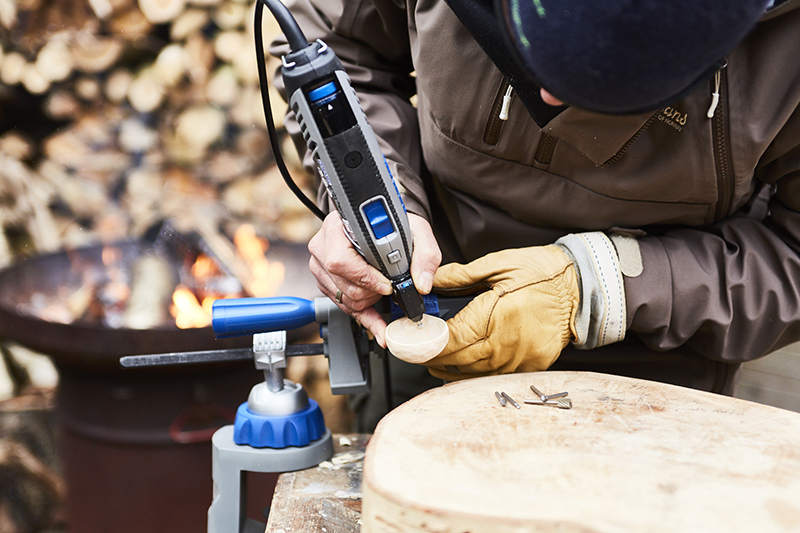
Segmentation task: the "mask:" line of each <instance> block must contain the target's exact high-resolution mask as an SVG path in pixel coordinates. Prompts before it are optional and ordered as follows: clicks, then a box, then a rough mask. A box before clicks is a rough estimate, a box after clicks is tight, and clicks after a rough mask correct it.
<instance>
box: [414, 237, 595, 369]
mask: <svg viewBox="0 0 800 533" xmlns="http://www.w3.org/2000/svg"><path fill="white" fill-rule="evenodd" d="M482 282H485V283H487V284H488V285H489V286H490V287H491V290H488V291H486V292H484V293H482V294H479V295H478V296H476V297H475V299H473V300H472V301H471V302H470V303H469V305H467V306H466V307H465V308H464V309H462V310H461V311H460V312H459V313H458V314H457V315H456V316H454V317H453V318H451V319H450V320H448V321H447V324H448V326H449V328H450V341H449V342H448V343H447V346H446V347H445V349H444V351H442V353H441V354H439V355H438V356H436V357H434V358H433V359H431V360H430V361H428V362H427V363H425V364H426V365H427V366H429V367H430V372H431V374H433V375H434V376H436V377H438V378H441V379H445V380H448V381H452V380H456V379H463V378H466V377H473V376H477V375H487V374H505V373H510V372H532V371H538V370H545V369H546V368H548V367H549V366H550V365H551V364H553V362H554V361H555V360H556V358H557V357H558V356H559V354H560V353H561V350H562V349H563V348H564V347H565V346H566V345H567V344H568V343H569V342H570V340H572V339H573V338H575V336H576V331H575V317H576V314H577V310H578V307H579V303H580V289H579V287H578V286H579V282H578V275H577V273H576V270H575V267H574V265H573V264H572V261H571V260H570V258H569V256H567V254H566V253H565V252H564V251H563V250H562V249H561V248H559V247H558V246H555V245H550V246H536V247H530V248H520V249H512V250H503V251H500V252H495V253H492V254H489V255H487V256H485V257H481V258H480V259H477V260H475V261H473V262H471V263H469V264H466V265H461V264H455V263H453V264H449V265H445V266H442V267H440V268H439V270H438V271H437V272H436V276H435V278H434V292H435V290H436V289H455V288H463V287H469V286H473V285H475V284H480V283H482ZM453 366H454V367H456V368H457V371H455V369H454V368H452V367H453ZM457 372H460V374H459V373H457Z"/></svg>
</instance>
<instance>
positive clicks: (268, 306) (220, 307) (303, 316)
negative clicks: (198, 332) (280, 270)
mask: <svg viewBox="0 0 800 533" xmlns="http://www.w3.org/2000/svg"><path fill="white" fill-rule="evenodd" d="M315 321H316V312H315V308H314V302H313V301H311V300H305V299H303V298H295V297H292V296H279V297H274V298H230V299H222V300H216V301H215V302H214V306H213V307H212V310H211V327H212V328H213V329H214V335H216V336H217V338H218V339H224V338H225V337H236V336H242V335H252V334H254V333H266V332H268V331H283V330H286V331H288V330H292V329H297V328H301V327H303V326H305V325H307V324H310V323H312V322H315Z"/></svg>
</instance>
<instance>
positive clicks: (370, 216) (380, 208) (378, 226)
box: [362, 199, 394, 239]
mask: <svg viewBox="0 0 800 533" xmlns="http://www.w3.org/2000/svg"><path fill="white" fill-rule="evenodd" d="M362 209H363V211H364V215H366V217H367V221H368V222H369V225H370V226H371V227H372V233H374V234H375V238H376V239H382V238H384V237H386V236H387V235H391V234H392V233H393V232H394V226H392V221H391V219H390V218H389V215H388V214H387V213H386V207H385V206H384V205H383V202H381V201H380V200H378V199H376V200H372V201H371V202H369V203H367V204H365V205H364V207H363V208H362Z"/></svg>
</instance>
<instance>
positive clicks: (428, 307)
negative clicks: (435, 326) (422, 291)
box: [389, 294, 439, 320]
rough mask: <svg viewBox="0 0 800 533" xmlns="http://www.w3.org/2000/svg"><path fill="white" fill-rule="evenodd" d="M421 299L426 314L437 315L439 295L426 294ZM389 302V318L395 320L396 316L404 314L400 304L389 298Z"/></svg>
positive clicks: (399, 316)
mask: <svg viewBox="0 0 800 533" xmlns="http://www.w3.org/2000/svg"><path fill="white" fill-rule="evenodd" d="M422 301H423V302H424V303H425V314H426V315H433V316H439V297H438V296H437V295H435V294H426V295H424V296H423V297H422ZM389 302H390V303H389V315H390V317H391V318H390V320H397V319H398V318H402V317H404V316H406V314H405V313H404V312H403V310H402V309H401V308H400V306H399V305H397V304H396V303H395V301H394V300H391V299H390V300H389Z"/></svg>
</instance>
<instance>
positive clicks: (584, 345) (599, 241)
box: [556, 231, 627, 350]
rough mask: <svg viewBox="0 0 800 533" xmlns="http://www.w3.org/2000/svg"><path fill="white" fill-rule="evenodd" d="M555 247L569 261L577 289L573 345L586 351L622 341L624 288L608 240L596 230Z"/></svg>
mask: <svg viewBox="0 0 800 533" xmlns="http://www.w3.org/2000/svg"><path fill="white" fill-rule="evenodd" d="M556 244H557V245H558V246H560V247H561V248H562V249H563V250H564V251H565V252H566V253H567V255H569V256H570V259H572V262H573V264H574V265H575V269H576V270H577V271H578V277H579V283H580V288H581V301H580V305H579V307H578V314H577V317H576V319H575V329H576V333H577V339H576V340H575V341H573V345H574V346H575V347H576V348H579V349H586V350H588V349H592V348H597V347H599V346H605V345H606V344H611V343H613V342H618V341H621V340H622V339H624V338H625V329H626V316H627V315H626V308H625V285H624V283H623V280H622V271H621V270H620V264H619V258H618V257H617V252H616V250H615V248H614V244H613V243H612V242H611V239H609V238H608V236H606V235H605V234H604V233H602V232H599V231H598V232H589V233H574V234H570V235H565V236H564V237H562V238H560V239H558V240H557V241H556Z"/></svg>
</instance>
